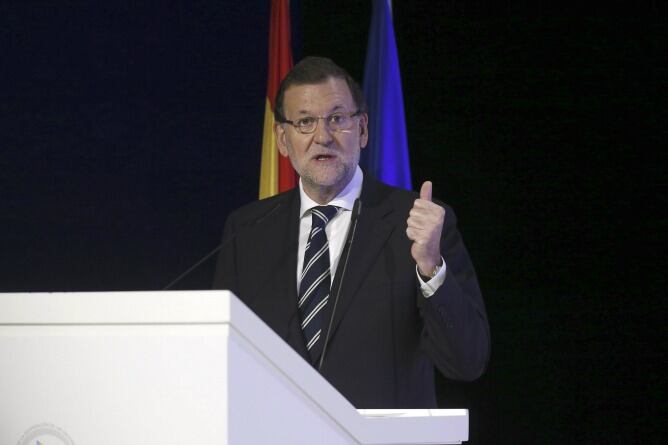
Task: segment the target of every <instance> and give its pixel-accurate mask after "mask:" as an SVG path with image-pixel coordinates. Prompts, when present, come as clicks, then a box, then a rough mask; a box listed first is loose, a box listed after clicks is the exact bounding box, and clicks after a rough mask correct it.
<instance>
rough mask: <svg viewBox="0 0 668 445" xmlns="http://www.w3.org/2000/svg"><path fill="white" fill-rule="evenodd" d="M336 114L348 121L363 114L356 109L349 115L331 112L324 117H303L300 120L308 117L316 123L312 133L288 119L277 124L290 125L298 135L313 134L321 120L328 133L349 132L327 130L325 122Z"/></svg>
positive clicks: (360, 110)
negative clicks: (346, 118)
mask: <svg viewBox="0 0 668 445" xmlns="http://www.w3.org/2000/svg"><path fill="white" fill-rule="evenodd" d="M337 114H339V115H342V116H346V117H348V118H349V119H350V118H351V117H357V116H361V115H362V114H363V111H362V109H360V108H358V109H357V110H356V111H352V112H349V113H341V112H339V111H335V112H333V113H331V114H328V115H326V116H305V117H303V118H301V119H304V118H306V117H310V118H313V119H315V122H316V123H315V127H313V130H312V131H302V129H301V127H299V125H297V123H296V122H295V121H291V120H289V119H283V120H280V121H278V123H279V124H290V125H292V126H293V127H294V128H295V129H296V130H297V132H298V133H300V134H313V133H315V131H316V130H317V129H318V125H320V119H322V120H324V121H325V125H326V127H327V129H328V130H329V131H334V132H341V131H346V130H349V129H350V128H345V129H340V130H332V129H331V128H329V124H328V123H327V122H328V121H327V118H330V117H332V116H334V115H337ZM301 119H297V121H299V120H301ZM351 128H352V127H351Z"/></svg>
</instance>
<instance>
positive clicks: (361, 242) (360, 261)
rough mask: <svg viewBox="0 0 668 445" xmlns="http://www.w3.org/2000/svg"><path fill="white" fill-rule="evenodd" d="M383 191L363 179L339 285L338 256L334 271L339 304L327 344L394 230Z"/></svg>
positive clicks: (389, 204) (333, 287) (376, 185)
mask: <svg viewBox="0 0 668 445" xmlns="http://www.w3.org/2000/svg"><path fill="white" fill-rule="evenodd" d="M385 190H387V189H385ZM385 190H383V187H382V185H381V184H380V183H378V182H376V181H374V180H373V179H371V178H368V177H365V178H364V183H363V186H362V195H361V196H360V200H361V201H362V210H361V212H360V215H359V218H358V223H357V230H356V233H355V239H354V241H353V244H352V247H351V250H350V257H349V259H348V265H347V267H346V271H345V277H343V282H341V278H342V274H343V268H344V257H343V256H342V258H341V262H340V263H339V267H337V271H336V277H335V279H334V286H332V289H334V292H336V289H338V286H339V283H341V284H340V286H341V291H340V294H339V301H338V304H337V306H336V313H335V314H334V320H333V323H332V328H331V333H330V334H329V338H330V340H331V339H332V337H333V336H334V334H335V333H336V329H337V327H338V326H339V324H340V323H341V320H342V319H343V317H344V316H345V314H346V311H347V310H348V307H349V306H350V304H351V303H352V301H353V300H354V298H355V294H356V293H357V291H358V289H359V287H360V286H361V284H362V282H363V281H364V279H365V278H366V277H367V275H368V274H369V270H370V268H371V266H372V265H373V264H374V262H375V261H376V260H377V258H378V256H379V253H380V251H381V250H382V248H383V246H384V245H385V243H386V241H387V239H388V237H389V236H390V234H391V233H392V231H393V230H394V226H393V225H392V224H391V223H390V222H389V218H388V217H389V215H390V214H391V213H392V211H393V209H392V205H391V203H390V201H389V199H385V198H386V197H387V192H386V191H385Z"/></svg>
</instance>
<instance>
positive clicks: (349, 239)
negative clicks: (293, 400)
mask: <svg viewBox="0 0 668 445" xmlns="http://www.w3.org/2000/svg"><path fill="white" fill-rule="evenodd" d="M361 210H362V201H360V200H359V198H358V199H356V200H355V204H353V214H352V215H351V216H350V227H349V228H348V234H347V236H346V243H345V247H344V252H345V258H344V260H343V269H342V270H341V279H340V280H339V285H338V286H337V288H336V297H335V298H334V305H333V307H332V315H331V316H330V317H329V326H327V335H326V336H325V342H324V343H323V345H322V354H320V362H319V363H318V371H320V369H321V368H322V364H323V362H324V361H325V352H327V343H328V341H329V335H330V333H331V330H332V324H333V323H334V314H335V313H336V305H337V303H338V302H339V295H340V294H341V287H343V278H344V277H345V275H346V268H347V267H348V258H350V250H351V247H352V245H353V240H354V239H355V230H356V229H357V219H358V217H359V215H360V212H361Z"/></svg>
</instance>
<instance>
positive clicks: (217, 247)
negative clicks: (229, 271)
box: [162, 203, 283, 290]
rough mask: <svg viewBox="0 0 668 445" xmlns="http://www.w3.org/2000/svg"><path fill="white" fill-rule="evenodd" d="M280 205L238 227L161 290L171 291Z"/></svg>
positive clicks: (279, 205)
mask: <svg viewBox="0 0 668 445" xmlns="http://www.w3.org/2000/svg"><path fill="white" fill-rule="evenodd" d="M282 205H283V203H278V204H277V205H276V206H274V207H273V208H272V209H271V210H270V211H269V212H267V213H265V214H264V215H262V216H261V217H260V218H258V219H256V220H255V221H253V222H251V223H250V224H247V225H244V226H242V227H240V228H239V229H238V230H237V231H236V232H234V233H233V234H232V236H231V237H229V238H228V239H226V240H225V241H223V242H222V243H220V244H218V246H216V248H215V249H213V250H212V251H211V252H209V253H207V254H206V255H204V257H202V258H201V259H200V260H199V261H198V262H196V263H195V264H193V265H192V266H190V267H189V268H188V270H186V271H185V272H183V273H182V274H181V275H179V276H178V277H176V278H175V279H174V280H172V282H171V283H169V284H168V285H167V286H165V287H164V288H162V290H169V289H171V287H172V286H174V285H175V284H176V283H178V282H179V281H181V280H182V279H183V278H185V277H186V276H187V275H188V274H189V273H190V272H192V271H193V270H195V269H197V268H198V267H199V266H200V265H201V264H202V263H203V262H205V261H206V260H208V259H209V258H211V257H212V256H213V255H214V254H215V253H216V252H218V251H220V250H222V249H223V248H224V247H227V246H228V245H229V244H230V243H231V242H232V241H234V240H235V239H236V238H237V235H239V233H240V232H241V231H242V230H243V229H246V228H248V227H253V226H254V225H256V224H258V223H260V222H262V221H264V220H265V219H267V218H268V217H269V216H270V215H272V214H273V213H274V212H275V211H276V210H277V209H278V208H279V207H281V206H282Z"/></svg>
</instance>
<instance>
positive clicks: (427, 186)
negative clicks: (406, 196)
mask: <svg viewBox="0 0 668 445" xmlns="http://www.w3.org/2000/svg"><path fill="white" fill-rule="evenodd" d="M420 199H426V200H427V201H431V181H425V182H424V183H423V184H422V188H421V189H420Z"/></svg>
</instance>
